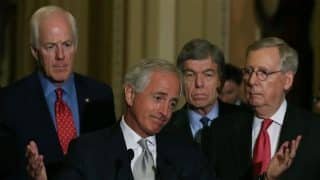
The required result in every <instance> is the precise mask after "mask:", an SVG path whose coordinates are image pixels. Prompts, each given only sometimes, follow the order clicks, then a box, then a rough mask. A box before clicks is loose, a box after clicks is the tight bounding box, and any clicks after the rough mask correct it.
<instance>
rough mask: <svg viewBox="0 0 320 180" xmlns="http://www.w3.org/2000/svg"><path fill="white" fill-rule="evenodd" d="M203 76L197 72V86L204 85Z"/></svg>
mask: <svg viewBox="0 0 320 180" xmlns="http://www.w3.org/2000/svg"><path fill="white" fill-rule="evenodd" d="M203 81H204V80H203V77H202V76H201V75H200V74H197V75H196V77H195V86H196V87H197V88H200V87H203V84H204V82H203Z"/></svg>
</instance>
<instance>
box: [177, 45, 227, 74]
mask: <svg viewBox="0 0 320 180" xmlns="http://www.w3.org/2000/svg"><path fill="white" fill-rule="evenodd" d="M208 57H210V58H211V60H212V62H213V63H215V64H217V65H218V75H219V77H220V78H221V77H222V74H223V67H224V63H225V60H224V55H223V52H222V51H221V50H220V49H219V48H218V47H217V46H215V45H214V44H212V43H210V42H209V41H208V40H205V39H192V40H191V41H189V42H187V43H186V44H185V45H184V46H183V48H182V49H181V51H180V53H179V55H178V58H177V66H178V68H179V69H180V70H181V71H183V64H184V62H185V61H187V60H189V59H192V60H203V59H206V58H208Z"/></svg>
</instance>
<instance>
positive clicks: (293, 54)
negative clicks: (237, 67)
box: [246, 37, 299, 73]
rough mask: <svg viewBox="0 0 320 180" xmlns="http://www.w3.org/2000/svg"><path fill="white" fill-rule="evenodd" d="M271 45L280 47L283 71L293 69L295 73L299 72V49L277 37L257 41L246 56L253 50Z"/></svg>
mask: <svg viewBox="0 0 320 180" xmlns="http://www.w3.org/2000/svg"><path fill="white" fill-rule="evenodd" d="M269 47H277V48H278V50H279V56H280V68H281V70H282V71H284V72H288V71H292V72H293V73H296V72H297V70H298V64H299V60H298V53H297V51H296V50H295V49H293V48H292V47H290V46H289V45H288V44H287V43H286V42H285V41H284V40H282V39H280V38H277V37H268V38H263V39H261V40H258V41H255V42H254V43H252V44H251V45H250V46H249V47H248V48H247V51H246V57H248V55H249V53H250V52H251V51H255V50H258V49H262V48H269Z"/></svg>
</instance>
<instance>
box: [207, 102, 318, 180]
mask: <svg viewBox="0 0 320 180" xmlns="http://www.w3.org/2000/svg"><path fill="white" fill-rule="evenodd" d="M252 123H253V113H245V112H241V113H238V114H236V115H233V116H228V117H227V119H221V120H218V121H217V122H216V123H215V126H213V127H211V129H210V130H211V131H210V135H211V136H210V139H209V140H210V142H208V144H210V146H209V148H210V149H209V150H208V152H210V154H209V157H210V160H211V162H212V164H213V167H214V169H215V170H216V173H217V176H218V177H220V178H221V179H222V180H224V179H230V180H237V179H243V180H247V179H251V175H252V165H251V161H252V157H251V144H252V143H251V133H252ZM299 134H301V135H302V136H303V137H302V141H301V144H300V146H299V149H298V151H297V154H296V158H295V160H294V162H293V164H292V166H291V167H290V168H289V169H288V170H287V171H286V173H284V175H283V176H282V177H281V179H288V180H289V179H290V180H295V179H308V180H309V179H310V180H311V179H319V177H320V171H319V167H320V153H319V152H320V143H317V141H318V139H319V138H320V119H319V117H316V116H315V115H313V114H311V113H309V112H305V111H303V110H300V109H297V108H295V107H293V106H291V105H289V104H288V107H287V111H286V114H285V118H284V121H283V127H282V129H281V132H280V139H279V143H278V148H279V147H280V145H281V144H282V143H283V142H285V141H287V140H291V139H294V138H296V136H297V135H299ZM230 172H232V173H230Z"/></svg>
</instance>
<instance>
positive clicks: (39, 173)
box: [25, 141, 47, 180]
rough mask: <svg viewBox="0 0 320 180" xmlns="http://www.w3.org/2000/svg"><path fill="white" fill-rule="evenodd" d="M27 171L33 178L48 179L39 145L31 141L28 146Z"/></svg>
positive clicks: (38, 179)
mask: <svg viewBox="0 0 320 180" xmlns="http://www.w3.org/2000/svg"><path fill="white" fill-rule="evenodd" d="M25 156H26V158H27V172H28V174H29V176H30V177H31V178H32V179H33V180H47V173H46V168H45V165H44V162H43V158H44V157H43V155H42V154H39V151H38V146H37V144H36V143H35V142H34V141H30V142H29V144H28V145H27V148H26V154H25Z"/></svg>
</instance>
